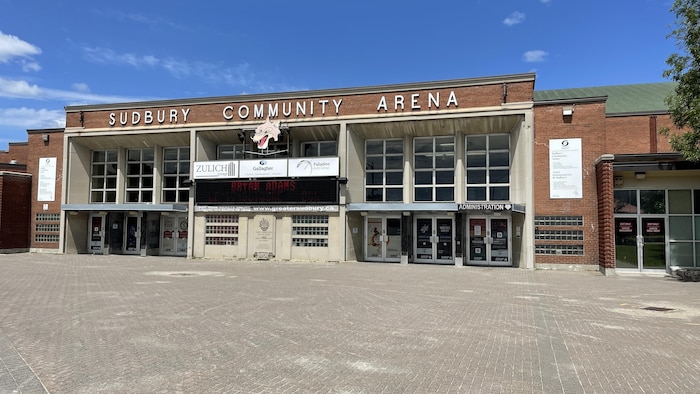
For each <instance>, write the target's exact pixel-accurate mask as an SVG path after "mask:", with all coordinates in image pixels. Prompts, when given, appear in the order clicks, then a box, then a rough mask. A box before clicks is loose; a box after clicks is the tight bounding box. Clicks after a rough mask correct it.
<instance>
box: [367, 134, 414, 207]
mask: <svg viewBox="0 0 700 394" xmlns="http://www.w3.org/2000/svg"><path fill="white" fill-rule="evenodd" d="M403 163H404V160H403V140H367V141H366V142H365V201H403Z"/></svg>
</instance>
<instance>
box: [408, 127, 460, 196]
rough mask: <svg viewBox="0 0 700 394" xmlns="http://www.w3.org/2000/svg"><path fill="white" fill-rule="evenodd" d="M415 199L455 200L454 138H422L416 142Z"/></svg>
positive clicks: (414, 153) (414, 157)
mask: <svg viewBox="0 0 700 394" xmlns="http://www.w3.org/2000/svg"><path fill="white" fill-rule="evenodd" d="M413 159H414V168H415V170H414V171H415V172H414V187H413V191H414V200H415V201H454V198H455V197H454V195H455V191H454V189H455V188H454V179H455V140H454V137H421V138H416V139H415V140H414V148H413Z"/></svg>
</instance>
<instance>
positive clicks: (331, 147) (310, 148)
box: [301, 141, 338, 157]
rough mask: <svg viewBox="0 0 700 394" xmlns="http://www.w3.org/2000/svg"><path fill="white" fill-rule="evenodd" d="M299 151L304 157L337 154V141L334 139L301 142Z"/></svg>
mask: <svg viewBox="0 0 700 394" xmlns="http://www.w3.org/2000/svg"><path fill="white" fill-rule="evenodd" d="M301 151H302V154H303V156H304V157H323V156H337V155H338V143H337V142H335V141H312V142H303V143H302V144H301Z"/></svg>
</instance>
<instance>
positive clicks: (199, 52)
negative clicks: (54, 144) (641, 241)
mask: <svg viewBox="0 0 700 394" xmlns="http://www.w3.org/2000/svg"><path fill="white" fill-rule="evenodd" d="M671 4H672V1H671V0H612V1H611V0H586V1H579V0H461V1H426V0H422V1H420V0H373V1H366V0H354V1H334V0H324V1H321V0H318V1H317V0H313V1H312V0H308V1H307V0H296V1H293V0H289V1H283V0H269V1H266V0H239V1H233V0H231V1H199V2H194V1H179V0H167V1H165V0H139V1H132V0H122V1H117V2H108V1H94V0H92V1H82V0H70V1H68V0H52V1H38V0H23V1H18V0H0V150H6V149H7V148H8V145H7V144H8V142H21V141H26V138H27V133H26V130H27V129H38V128H48V127H62V126H63V125H64V107H65V106H66V105H80V104H101V103H114V102H124V101H140V100H153V99H174V98H189V97H209V96H229V95H239V94H250V93H269V92H287V91H298V90H316V89H334V88H344V87H359V86H371V85H384V84H394V83H409V82H421V81H434V80H444V79H457V78H473V77H484V76H497V75H505V74H518V73H525V72H536V73H537V77H536V83H535V89H537V90H547V89H561V88H575V87H589V86H606V85H620V84H632V83H649V82H663V81H665V79H664V78H663V77H662V72H663V70H664V69H665V68H666V64H665V60H666V58H667V57H668V56H669V55H670V54H671V53H674V52H677V50H678V48H677V46H676V43H675V41H673V39H670V38H667V35H668V34H669V33H670V31H671V28H672V25H673V22H674V20H675V16H674V15H673V14H672V13H671V12H670V11H669V10H670V8H671Z"/></svg>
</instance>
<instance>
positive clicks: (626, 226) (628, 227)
mask: <svg viewBox="0 0 700 394" xmlns="http://www.w3.org/2000/svg"><path fill="white" fill-rule="evenodd" d="M617 227H618V228H617V231H618V232H620V233H631V232H632V230H633V226H632V222H618V225H617Z"/></svg>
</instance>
